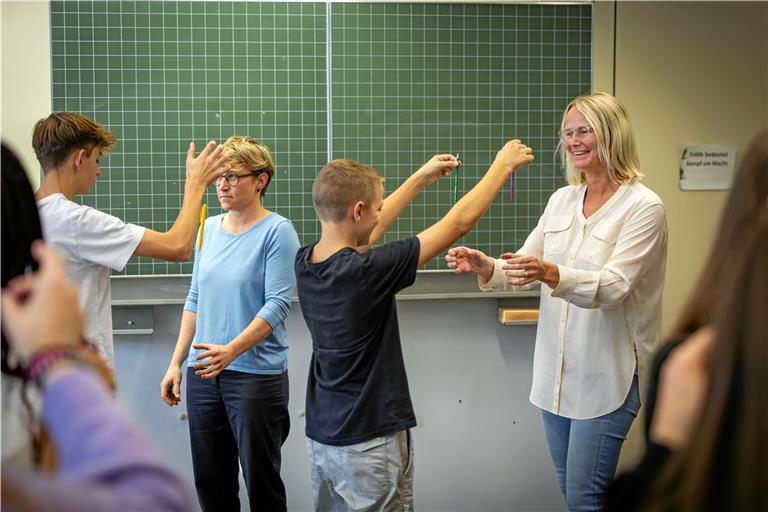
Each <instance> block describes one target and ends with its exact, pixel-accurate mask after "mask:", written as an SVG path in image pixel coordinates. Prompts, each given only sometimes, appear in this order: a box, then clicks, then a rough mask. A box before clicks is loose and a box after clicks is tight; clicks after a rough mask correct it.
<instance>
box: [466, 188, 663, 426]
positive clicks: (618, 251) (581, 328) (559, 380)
mask: <svg viewBox="0 0 768 512" xmlns="http://www.w3.org/2000/svg"><path fill="white" fill-rule="evenodd" d="M585 192H586V186H580V187H575V186H569V187H564V188H561V189H559V190H557V191H556V192H555V193H554V194H553V195H552V197H551V198H550V199H549V203H548V204H547V207H546V209H545V210H544V213H543V214H542V216H541V218H540V219H539V223H538V225H537V226H536V228H535V229H534V230H533V232H531V234H530V235H529V236H528V239H527V240H526V241H525V245H523V247H522V249H520V250H519V251H518V254H530V255H533V256H536V257H538V258H542V259H544V260H545V261H549V262H552V263H556V264H557V266H558V268H559V271H560V282H559V283H558V285H557V286H556V287H555V289H554V290H553V289H550V288H549V287H548V286H546V285H542V287H541V288H542V289H541V304H540V312H539V324H538V329H537V332H536V347H535V350H534V357H533V386H532V388H531V395H530V400H531V403H533V404H534V405H536V406H537V407H540V408H542V409H544V410H547V411H549V412H551V413H554V414H558V415H561V416H565V417H567V418H572V419H589V418H595V417H598V416H602V415H604V414H607V413H610V412H613V411H615V410H616V409H618V408H619V407H620V406H621V405H622V404H623V403H624V400H625V399H626V397H627V394H628V392H629V388H630V386H631V384H632V377H633V375H634V373H635V372H637V373H638V374H639V375H640V378H642V376H643V375H644V374H645V369H646V367H647V365H648V364H649V360H648V359H649V357H650V356H651V355H652V352H653V350H654V348H655V347H656V344H657V343H658V340H659V337H660V330H661V306H662V304H661V299H662V291H663V288H664V273H665V268H666V260H667V221H666V215H665V212H664V204H663V203H662V201H661V199H660V198H659V196H657V195H656V194H655V193H654V192H652V191H651V190H650V189H648V188H647V187H645V186H644V185H641V184H640V183H630V184H625V185H622V186H620V187H619V189H618V190H617V191H616V192H615V193H614V195H613V196H612V197H611V198H610V199H609V200H608V201H607V202H606V203H605V204H604V205H603V206H602V207H601V208H600V209H599V210H598V211H596V212H595V213H594V214H592V215H591V216H590V217H589V218H585V217H584V214H583V211H582V208H583V204H584V194H585ZM503 264H504V262H503V260H496V264H495V269H494V273H493V277H492V278H491V279H490V280H489V281H488V282H487V283H485V284H483V283H482V282H481V286H480V287H481V289H483V290H495V291H498V290H508V289H513V287H511V286H509V285H508V284H507V283H506V278H505V275H504V271H503V270H502V269H501V267H502V265H503ZM641 387H642V385H641Z"/></svg>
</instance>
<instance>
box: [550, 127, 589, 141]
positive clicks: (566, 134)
mask: <svg viewBox="0 0 768 512" xmlns="http://www.w3.org/2000/svg"><path fill="white" fill-rule="evenodd" d="M594 131H595V130H594V128H592V127H591V126H579V127H578V128H576V129H574V130H572V129H570V128H567V129H565V130H560V132H559V135H560V138H561V139H563V140H571V139H573V138H574V137H575V138H577V139H583V138H584V137H586V136H587V135H589V134H590V133H594Z"/></svg>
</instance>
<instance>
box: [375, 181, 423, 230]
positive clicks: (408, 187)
mask: <svg viewBox="0 0 768 512" xmlns="http://www.w3.org/2000/svg"><path fill="white" fill-rule="evenodd" d="M428 183H429V181H428V180H427V179H426V178H425V177H424V176H422V175H421V174H419V173H418V172H416V173H414V174H411V175H410V176H409V177H408V179H406V180H405V181H404V182H403V183H402V184H401V185H400V186H399V187H398V188H397V190H395V191H394V192H392V193H391V194H390V195H388V196H387V197H386V199H384V204H383V205H382V207H381V213H380V214H379V223H378V225H377V226H376V228H375V229H374V230H373V233H371V237H370V245H373V244H375V243H376V241H378V240H379V239H380V238H381V237H382V236H384V233H386V232H387V229H389V226H391V225H392V223H394V222H395V221H396V220H397V218H398V217H399V216H400V214H401V213H403V210H405V207H406V206H408V204H410V202H411V201H413V199H414V198H415V197H416V196H417V195H418V194H419V192H421V190H422V189H423V188H424V187H425V186H426V185H427V184H428Z"/></svg>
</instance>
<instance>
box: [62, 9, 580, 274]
mask: <svg viewBox="0 0 768 512" xmlns="http://www.w3.org/2000/svg"><path fill="white" fill-rule="evenodd" d="M329 9H330V12H329V11H328V10H329ZM591 16H592V11H591V6H590V5H587V4H576V5H523V4H510V5H504V4H488V5H484V4H440V3H434V4H424V3H418V4H406V3H329V4H326V3H308V2H283V3H280V2H237V1H235V2H232V1H226V2H197V1H191V2H190V1H187V2H163V1H98V0H94V1H70V0H67V1H53V2H51V46H52V48H51V55H52V59H51V62H52V84H53V85H52V87H53V91H52V92H53V109H54V110H74V111H78V112H82V113H84V114H86V115H89V116H91V117H93V118H94V119H96V120H98V121H99V122H101V123H103V124H105V125H106V126H108V127H109V128H110V129H111V130H112V131H114V132H115V134H116V136H117V138H118V141H119V142H118V145H117V147H116V149H115V151H114V152H113V154H112V155H110V156H108V157H107V158H105V159H104V163H103V166H102V168H103V170H104V172H103V174H102V176H101V178H100V179H99V182H98V183H97V185H96V188H95V190H94V193H93V194H92V195H90V196H88V197H85V198H83V202H84V203H85V204H88V205H91V206H94V207H97V208H99V209H101V210H104V211H107V212H110V213H112V214H114V215H117V216H118V217H120V218H122V219H124V220H126V221H128V222H135V223H139V224H141V225H144V226H147V227H150V228H153V229H158V230H165V229H167V228H168V227H169V226H170V225H171V223H172V222H173V220H174V219H175V217H176V214H177V212H178V207H179V204H180V203H181V190H182V182H181V177H182V176H183V162H184V155H185V149H186V147H187V145H188V143H189V141H190V140H195V141H196V142H198V145H200V144H202V143H204V142H205V141H206V140H209V139H216V140H223V139H225V138H226V137H228V136H229V135H232V134H248V135H252V136H254V137H256V138H258V139H260V140H262V141H264V142H265V143H267V144H268V145H269V146H270V148H271V149H272V150H273V153H274V156H275V160H276V163H277V168H278V170H277V175H276V178H275V180H274V181H273V183H272V185H270V190H269V192H268V194H267V196H266V197H265V204H266V206H267V208H270V209H272V210H275V211H277V212H278V213H280V214H282V215H285V216H286V217H288V218H290V219H291V220H292V221H293V223H294V226H295V227H296V230H297V231H298V233H299V237H300V239H301V241H302V242H303V243H308V242H311V241H312V240H314V239H316V238H317V237H318V236H319V224H318V222H317V221H316V219H315V214H314V211H313V209H312V202H311V196H310V190H311V185H312V181H313V179H314V176H315V174H316V172H317V171H318V170H319V169H320V167H321V166H322V165H323V164H324V163H325V162H326V161H327V160H328V158H329V156H330V157H332V158H341V157H345V158H354V159H358V160H361V161H364V162H367V163H370V164H372V165H373V166H374V167H376V168H377V169H378V170H379V171H380V172H382V174H383V175H384V176H385V180H386V181H385V188H386V191H387V192H391V191H392V190H394V188H395V187H396V186H397V185H398V184H399V183H400V182H401V181H402V180H403V179H404V178H405V177H406V176H408V175H409V174H410V172H412V171H413V170H414V169H416V168H417V167H418V166H419V165H420V164H421V163H422V162H423V161H425V160H426V159H428V158H429V157H430V156H431V155H432V154H434V153H438V152H451V153H454V154H455V153H460V156H461V160H462V161H463V163H464V165H463V167H462V169H461V171H460V173H459V187H460V189H461V190H462V191H466V190H468V189H469V188H470V187H471V186H472V185H473V184H474V183H475V182H476V181H477V180H478V179H479V177H480V176H481V175H482V173H483V172H484V171H485V169H486V168H487V167H488V165H489V164H490V162H491V161H492V159H493V156H494V155H495V153H496V151H497V150H498V148H499V147H501V145H502V144H503V142H504V141H505V140H506V139H508V138H511V137H519V138H522V139H524V140H525V141H526V142H527V143H528V144H529V145H530V146H532V147H534V148H535V150H536V154H537V160H536V163H535V164H534V165H532V166H530V167H529V168H527V169H525V170H524V171H523V172H521V173H520V174H519V175H518V176H517V178H516V183H515V189H514V193H513V191H511V190H509V187H507V188H506V189H505V190H503V191H502V192H501V193H500V194H499V196H498V198H497V199H496V201H495V202H494V204H493V206H492V207H491V208H490V210H489V211H488V213H487V215H486V216H485V217H484V218H483V220H482V221H481V222H480V223H479V224H478V226H477V228H476V229H475V230H474V231H473V232H472V233H471V234H469V235H467V236H466V237H465V238H464V240H463V243H466V244H468V245H472V246H476V247H478V248H481V249H483V250H485V251H487V252H489V253H490V254H498V253H500V252H502V251H504V250H510V249H512V250H513V249H515V248H516V247H518V246H519V245H521V244H522V242H523V241H524V240H525V237H526V235H527V234H528V233H529V232H530V230H531V229H532V227H533V226H534V225H535V223H536V220H537V219H538V217H539V215H540V214H541V212H542V210H543V208H544V205H545V204H546V201H547V198H548V197H549V195H550V194H551V193H552V191H553V190H555V189H557V188H558V187H560V186H562V185H563V184H564V183H565V181H564V178H563V173H562V170H561V169H560V165H559V163H558V161H557V156H556V148H557V144H558V138H557V128H558V126H559V120H560V116H561V114H562V110H563V108H564V107H565V105H566V104H567V102H568V101H569V100H570V99H571V98H572V97H574V96H576V95H578V94H581V93H584V92H586V91H589V90H590V87H591V66H592V64H591V54H592V33H591V25H592V21H591ZM451 188H452V183H451V182H450V181H449V180H441V181H440V182H438V183H436V184H434V185H433V186H432V187H431V188H430V189H428V190H426V191H424V192H423V193H422V194H421V196H420V197H419V198H417V199H416V200H415V201H414V202H413V204H412V205H411V206H410V207H409V209H408V210H407V211H406V212H405V213H404V215H403V216H402V217H401V218H400V220H399V221H398V222H397V223H396V224H395V225H394V226H393V227H392V229H391V230H390V232H389V233H388V234H387V237H386V240H393V239H396V238H402V237H406V236H411V235H413V234H416V233H418V232H419V231H421V230H422V229H424V228H425V227H426V226H428V225H430V224H431V223H432V222H434V221H435V220H437V219H438V218H440V217H441V216H442V215H443V214H444V213H445V212H446V211H447V210H448V208H449V207H450V205H451V204H452V201H453V195H452V190H451ZM207 203H208V206H209V213H210V214H216V213H218V212H219V211H220V210H219V209H218V202H217V200H216V197H215V193H213V190H211V192H210V193H209V195H208V197H207ZM426 268H427V269H440V268H444V266H443V264H442V262H441V261H440V260H435V261H433V262H431V263H429V264H428V265H427V266H426ZM190 272H191V263H185V264H174V263H163V262H155V261H153V260H149V259H144V258H134V259H132V260H131V262H130V263H129V264H128V266H127V268H126V270H125V272H124V273H125V274H128V275H158V274H162V275H167V274H188V273H190Z"/></svg>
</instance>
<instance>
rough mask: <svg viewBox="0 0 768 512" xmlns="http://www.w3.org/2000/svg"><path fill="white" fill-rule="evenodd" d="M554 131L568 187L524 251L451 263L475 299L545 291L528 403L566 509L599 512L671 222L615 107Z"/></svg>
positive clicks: (607, 98) (654, 327)
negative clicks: (469, 281)
mask: <svg viewBox="0 0 768 512" xmlns="http://www.w3.org/2000/svg"><path fill="white" fill-rule="evenodd" d="M560 133H561V146H560V155H561V158H562V160H563V163H564V165H565V168H566V174H567V178H568V182H569V183H570V185H569V186H567V187H563V188H561V189H559V190H557V191H556V192H555V193H554V194H553V195H552V197H551V198H550V199H549V203H548V204H547V207H546V208H545V210H544V213H543V214H542V216H541V218H540V219H539V223H538V225H537V226H536V227H535V228H534V230H533V231H532V232H531V234H530V235H529V236H528V239H527V240H526V241H525V244H524V245H523V247H522V248H521V249H520V250H518V251H517V252H516V253H504V254H502V255H501V257H500V258H499V259H493V258H490V257H488V256H486V255H485V254H483V253H482V252H480V251H478V250H475V249H469V248H467V247H456V248H453V249H451V250H449V251H448V255H447V256H446V260H447V262H448V266H449V267H450V268H452V269H454V270H455V271H456V272H459V273H462V272H471V273H475V274H477V275H478V276H479V283H480V288H481V289H482V290H510V289H516V288H517V287H525V286H529V285H535V284H538V283H543V286H542V287H541V303H540V311H539V322H538V329H537V332H536V348H535V353H534V360H533V366H534V369H533V384H532V389H531V394H530V400H531V402H532V403H533V404H534V405H536V406H537V407H539V408H540V409H541V413H542V417H543V422H544V431H545V434H546V438H547V443H548V445H549V450H550V454H551V456H552V460H553V462H554V465H555V472H556V474H557V480H558V484H559V486H560V490H561V491H562V493H563V496H564V497H565V501H566V504H567V505H568V508H569V510H600V509H601V508H602V497H603V493H604V490H605V488H606V486H607V485H608V483H610V482H611V480H612V479H613V475H614V471H615V469H616V464H617V462H618V459H619V453H620V451H621V446H622V444H623V442H624V439H625V438H626V435H627V432H628V431H629V427H630V426H631V424H632V421H633V420H634V418H635V416H636V415H637V412H638V409H639V408H640V395H639V391H638V390H639V386H640V385H639V383H638V376H639V378H640V379H642V377H643V375H644V372H645V370H646V368H647V366H648V359H649V356H650V354H651V352H652V351H653V348H654V347H655V346H656V344H657V342H658V340H659V336H660V328H661V298H662V290H663V287H664V272H665V268H666V256H667V223H666V216H665V212H664V204H663V203H662V201H661V199H660V198H659V197H658V196H657V195H656V194H655V193H654V192H652V191H651V190H649V189H648V188H646V187H645V186H643V185H642V184H640V183H639V181H640V179H641V178H642V177H643V174H642V173H641V172H640V169H639V167H638V165H639V162H638V156H637V151H636V149H635V140H634V135H633V134H632V128H631V126H630V124H629V120H628V118H627V113H626V111H625V109H624V107H623V105H622V104H621V103H620V102H619V101H618V100H617V99H616V98H614V97H613V96H611V95H609V94H606V93H600V92H597V93H593V94H589V95H586V96H579V97H578V98H576V99H574V100H573V101H571V102H570V103H569V104H568V106H567V107H566V109H565V112H564V114H563V120H562V124H561V131H560Z"/></svg>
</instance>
